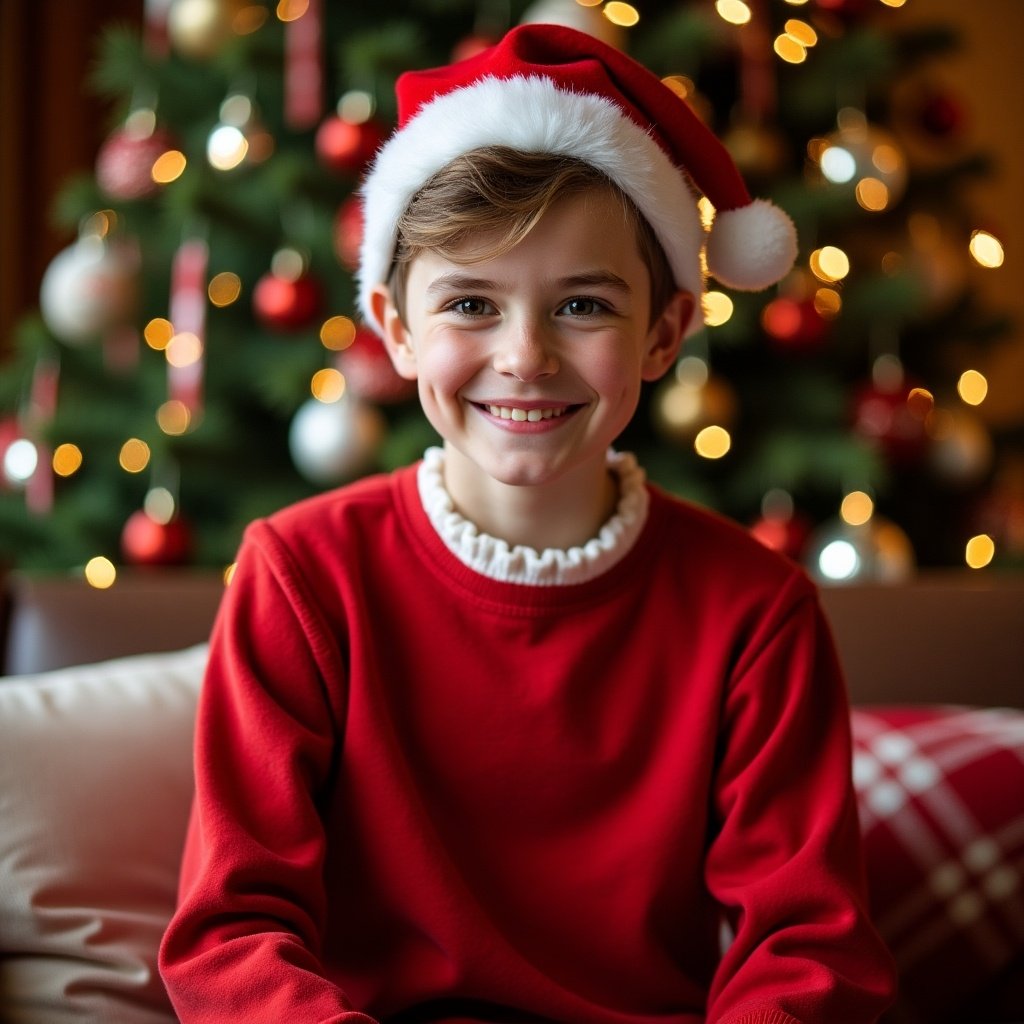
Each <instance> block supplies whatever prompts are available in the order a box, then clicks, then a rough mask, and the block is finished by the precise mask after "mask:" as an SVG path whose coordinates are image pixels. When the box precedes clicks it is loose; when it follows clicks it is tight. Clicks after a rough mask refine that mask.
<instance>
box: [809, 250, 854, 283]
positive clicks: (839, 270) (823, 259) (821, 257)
mask: <svg viewBox="0 0 1024 1024" xmlns="http://www.w3.org/2000/svg"><path fill="white" fill-rule="evenodd" d="M808 262H809V264H810V268H811V272H812V273H813V274H814V276H815V277H817V278H818V279H819V280H821V281H825V282H826V283H827V284H834V283H835V282H836V281H841V280H842V279H843V278H844V277H846V275H847V274H849V272H850V258H849V257H848V256H847V255H846V253H845V252H843V250H842V249H839V248H837V247H836V246H834V245H826V246H822V248H820V249H815V250H814V252H812V253H811V256H810V260H809V261H808Z"/></svg>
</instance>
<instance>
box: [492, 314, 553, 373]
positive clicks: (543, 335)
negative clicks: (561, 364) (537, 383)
mask: <svg viewBox="0 0 1024 1024" xmlns="http://www.w3.org/2000/svg"><path fill="white" fill-rule="evenodd" d="M550 341H551V339H550V338H549V337H548V331H547V329H546V328H545V327H544V326H542V325H541V324H538V323H534V322H527V323H521V324H517V325H515V326H511V325H510V330H508V331H507V332H506V333H505V334H504V335H503V337H502V339H501V341H500V343H499V345H498V348H497V350H496V352H495V354H494V368H495V369H496V370H497V371H498V372H499V373H505V374H510V375H511V376H513V377H516V378H518V379H519V380H522V381H527V382H528V381H532V380H537V379H538V378H541V377H548V376H550V375H551V374H553V373H554V372H555V371H556V370H557V369H558V360H557V359H556V358H555V354H554V350H553V347H552V345H551V343H550Z"/></svg>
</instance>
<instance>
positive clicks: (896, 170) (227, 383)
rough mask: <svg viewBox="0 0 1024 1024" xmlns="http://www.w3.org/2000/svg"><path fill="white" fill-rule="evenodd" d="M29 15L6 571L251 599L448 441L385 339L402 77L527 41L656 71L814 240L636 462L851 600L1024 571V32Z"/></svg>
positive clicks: (714, 322) (804, 11) (20, 17)
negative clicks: (543, 32) (377, 236)
mask: <svg viewBox="0 0 1024 1024" xmlns="http://www.w3.org/2000/svg"><path fill="white" fill-rule="evenodd" d="M0 4H2V6H0V12H2V21H0V45H2V52H0V145H2V151H0V176H2V177H0V180H2V192H0V567H3V568H17V569H23V570H55V571H59V572H74V573H83V572H84V573H85V575H86V577H87V579H89V580H90V581H91V582H93V583H94V584H95V585H100V586H102V585H106V584H109V583H110V582H111V581H112V580H113V579H114V578H115V577H116V573H117V571H118V569H119V568H120V567H123V566H133V567H141V566H144V567H151V566H169V565H185V566H196V567H205V568H217V569H226V568H228V567H229V566H230V564H231V560H232V558H233V555H234V551H235V547H236V545H237V543H238V540H239V537H240V534H241V530H242V528H243V527H244V525H245V523H246V522H248V521H249V520H250V519H252V518H253V517H254V516H258V515H263V514H266V513H268V512H270V511H272V510H273V509H275V508H278V507H280V506H281V505H283V504H285V503H287V502H289V501H293V500H296V499H298V498H301V497H303V496H304V495H307V494H311V493H314V492H315V491H317V490H322V489H324V488H326V487H330V486H335V485H337V484H340V483H343V482H345V481H347V480H351V479H355V478H356V477H359V476H361V475H364V474H366V473H370V472H376V471H379V470H387V469H389V468H393V467H394V466H396V465H399V464H402V463H405V462H408V461H411V460H413V459H415V458H417V457H418V456H419V455H420V454H421V453H422V450H423V448H424V447H425V446H426V445H428V444H430V443H433V441H434V440H436V439H435V438H434V437H433V435H432V432H431V430H430V428H429V426H428V425H427V424H426V423H425V422H424V420H423V418H422V416H421V415H420V414H419V411H418V407H417V404H416V401H415V396H414V395H412V394H410V393H409V391H408V388H407V387H406V386H405V384H404V382H402V381H400V380H399V379H398V378H397V377H396V376H395V375H394V374H393V372H392V371H391V369H390V367H389V364H388V363H387V362H386V360H385V359H384V357H383V353H382V351H381V350H380V348H379V346H378V345H377V343H376V341H375V340H374V339H373V338H372V336H369V335H368V334H367V333H366V332H365V331H364V330H363V329H362V328H361V326H360V325H359V323H358V316H357V314H356V312H355V309H354V288H353V283H352V267H353V262H352V261H353V250H354V249H355V248H356V247H357V246H358V241H359V235H360V214H359V207H358V201H357V199H356V197H355V194H354V193H355V190H356V189H357V187H358V182H359V178H360V175H361V173H362V172H363V170H364V169H365V167H366V164H367V162H368V161H369V160H370V159H371V158H372V154H373V152H374V150H375V148H376V146H377V145H378V144H379V143H380V141H381V140H382V139H383V138H385V137H386V135H387V132H388V131H389V130H390V127H391V125H392V124H393V119H394V107H393V96H392V86H393V82H394V78H395V76H396V75H397V74H398V73H399V72H400V71H402V70H404V69H405V68H407V67H413V66H431V65H436V64H440V63H444V62H446V61H448V60H450V59H453V58H454V57H457V56H461V55H466V54H468V53H471V52H473V51H474V50H476V49H479V48H480V47H482V46H484V45H486V44H487V43H488V42H489V41H490V40H493V39H494V38H496V37H498V36H499V35H500V34H501V33H502V32H503V31H504V30H506V29H507V28H508V27H510V26H511V25H512V24H515V23H517V22H518V21H520V20H533V21H555V22H560V23H563V24H572V25H575V26H576V27H578V28H582V29H583V30H585V31H590V32H592V33H594V34H595V35H599V36H601V37H603V38H605V39H606V40H607V41H609V42H611V43H612V44H613V45H616V46H619V47H621V48H622V49H624V50H626V51H627V52H629V53H631V54H632V55H633V56H635V57H637V58H638V59H640V60H642V61H643V62H644V63H646V64H647V65H648V66H649V67H650V68H651V69H652V70H654V71H655V72H656V73H657V74H658V75H659V76H661V77H663V78H664V79H665V81H666V83H667V84H668V85H669V87H670V88H672V89H674V90H675V91H676V92H677V93H678V94H679V95H680V97H681V98H682V99H683V100H684V101H685V102H688V103H690V104H691V105H692V106H693V107H694V109H695V110H697V112H698V113H699V114H700V116H701V117H702V118H704V119H705V120H706V121H707V122H708V123H709V124H711V125H712V126H713V127H714V128H715V130H716V131H717V132H718V133H719V135H720V136H721V137H722V138H723V139H724V140H725V142H726V144H727V145H728V146H729V148H730V150H731V151H732V153H733V156H734V159H735V160H736V161H737V163H738V164H739V165H740V167H741V169H742V170H743V171H744V174H745V176H746V177H747V179H748V182H749V183H750V185H751V189H752V191H754V192H755V193H757V194H760V195H765V196H768V197H771V198H773V199H774V200H775V201H776V202H777V203H778V204H779V205H781V206H783V208H785V209H786V210H787V211H789V212H790V214H791V215H792V216H793V218H794V220H795V221H796V223H797V226H798V230H799V231H800V237H801V252H800V257H799V260H798V264H797V267H796V268H795V270H794V272H793V273H792V274H791V275H790V276H789V277H787V278H786V279H785V280H784V281H783V282H781V283H780V285H779V286H777V287H776V288H774V289H772V290H771V291H769V292H765V293H763V294H758V295H744V294H740V293H732V292H730V291H729V290H728V289H726V288H724V287H721V286H719V285H718V284H717V283H716V282H715V281H713V280H712V281H709V294H708V298H707V302H706V305H705V320H706V325H707V326H706V329H705V330H704V331H703V332H701V333H700V334H699V335H698V336H696V337H695V338H694V339H693V340H692V341H691V342H690V343H689V345H688V347H687V349H686V351H685V352H684V354H683V357H682V358H681V360H680V363H679V365H678V367H677V368H676V371H675V372H674V373H672V374H670V375H669V377H668V378H667V379H666V380H665V381H663V382H661V383H659V384H658V385H656V386H652V387H651V388H650V389H649V390H648V391H647V392H645V395H644V400H643V405H642V408H641V410H640V411H639V413H638V415H637V418H636V421H635V423H634V425H633V426H632V427H631V428H630V430H629V431H628V432H627V434H626V435H625V436H624V437H623V439H622V444H621V446H622V447H626V448H632V449H634V450H636V451H638V453H639V454H640V457H641V460H642V462H643V463H644V464H645V466H646V467H647V469H648V473H649V475H650V476H651V477H652V478H653V479H654V480H656V481H657V482H658V483H660V484H661V485H663V486H664V487H666V488H668V489H669V490H672V491H673V492H675V493H678V494H680V495H682V496H684V497H687V498H689V499H691V500H694V501H697V502H700V503H702V504H705V505H707V506H709V507H712V508H715V509H717V510H719V511H721V512H722V513H723V514H725V515H728V516H731V517H733V518H735V519H737V520H738V521H740V522H742V523H744V524H746V525H748V526H749V527H750V528H751V529H752V530H753V531H754V532H755V534H756V535H757V536H759V537H760V538H761V539H762V540H763V541H764V542H765V543H767V544H769V545H771V546H773V547H776V548H778V549H780V550H783V551H785V552H786V553H787V554H789V555H790V556H792V557H793V558H795V559H797V560H800V561H802V562H803V563H804V564H806V565H807V566H808V568H809V569H810V571H811V572H812V573H814V575H815V576H817V577H818V578H819V579H820V580H822V581H823V582H826V583H834V584H842V583H850V582H858V581H882V582H898V581H901V580H906V579H908V578H909V577H910V576H912V575H913V574H914V573H916V572H919V571H921V570H932V569H935V570H939V569H943V570H945V569H959V570H962V571H963V572H964V573H967V572H968V571H971V572H975V573H987V574H992V573H1000V572H1003V573H1005V572H1015V571H1019V570H1020V568H1021V567H1022V566H1024V330H1022V326H1021V325H1022V322H1024V289H1022V288H1021V285H1020V281H1021V272H1020V255H1019V254H1020V251H1021V236H1022V233H1024V200H1022V196H1021V189H1020V182H1022V181H1024V166H1022V163H1024V145H1022V143H1024V139H1022V128H1021V118H1020V109H1021V101H1022V100H1024V96H1022V86H1021V84H1020V76H1019V73H1018V67H1017V64H1018V61H1019V49H1020V42H1019V41H1020V39H1021V38H1024V6H1021V5H1017V4H1010V3H1007V2H1005V0H976V2H974V3H970V4H964V3H961V2H957V0H905V2H900V0H746V2H743V0H718V2H717V3H716V2H715V0H660V2H645V0H633V2H632V4H626V3H620V2H616V0H606V2H600V0H598V2H589V3H586V4H584V3H578V2H577V0H541V2H539V3H527V2H518V0H474V2H469V0H416V2H413V0H395V2H393V3H388V4H386V5H382V4H373V3H368V2H367V3H349V2H346V3H330V2H329V0H280V2H274V0H260V2H256V0H145V2H143V0H102V2H86V0H34V2H32V3H28V2H25V0H0ZM705 216H706V217H707V218H709V219H710V218H711V217H713V211H712V210H710V209H707V210H705Z"/></svg>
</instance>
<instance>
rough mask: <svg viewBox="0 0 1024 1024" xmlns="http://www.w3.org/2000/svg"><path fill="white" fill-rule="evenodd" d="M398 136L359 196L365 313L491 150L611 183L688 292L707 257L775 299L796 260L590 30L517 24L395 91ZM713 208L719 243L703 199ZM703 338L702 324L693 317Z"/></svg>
mask: <svg viewBox="0 0 1024 1024" xmlns="http://www.w3.org/2000/svg"><path fill="white" fill-rule="evenodd" d="M396 93H397V97H398V128H397V130H396V131H395V133H394V134H393V135H392V136H391V138H390V139H389V140H388V141H387V142H386V143H385V144H384V146H383V147H382V148H381V150H380V152H379V153H378V154H377V157H376V160H375V161H374V165H373V167H372V169H371V170H370V173H369V174H368V176H367V179H366V181H365V183H364V185H363V189H362V192H363V201H364V217H365V228H364V235H363V243H362V249H361V254H360V267H359V304H360V308H361V310H362V313H363V315H364V316H365V317H366V319H367V321H368V322H369V323H370V324H372V325H373V326H375V327H376V328H377V329H378V330H379V329H380V325H379V324H377V323H376V319H375V317H374V316H373V312H372V309H371V306H370V294H371V292H372V290H373V288H374V286H375V285H377V284H379V283H383V282H385V281H386V280H387V278H388V276H389V273H390V270H391V264H392V260H393V258H394V252H395V242H396V224H397V221H398V218H399V216H400V215H401V214H402V212H403V211H404V210H405V208H406V206H407V205H408V204H409V202H410V201H411V199H412V198H413V196H414V195H415V194H416V192H417V191H419V189H420V188H421V187H422V186H423V185H425V184H426V183H427V181H428V180H429V179H430V178H431V177H433V175H434V174H436V173H437V172H438V171H440V170H441V169H442V168H443V167H445V166H446V165H447V164H449V163H450V162H451V161H452V160H454V159H455V158H456V157H458V156H461V155H462V154H464V153H468V152H470V151H471V150H475V149H479V148H482V147H486V146H508V147H511V148H513V149H518V150H522V151H525V152H532V153H551V154H555V155H564V156H571V157H576V158H577V159H579V160H581V161H583V162H584V163H587V164H590V165H591V166H593V167H595V168H597V169H598V170H599V171H601V172H603V173H604V174H605V175H606V176H607V177H608V178H609V179H610V180H611V181H612V182H614V183H615V184H616V185H617V186H618V187H619V188H620V189H622V191H623V192H624V193H625V194H626V195H628V196H629V197H630V198H631V199H632V200H633V202H634V203H635V204H636V206H637V208H638V209H639V210H640V213H641V214H642V215H643V216H644V217H645V218H646V219H647V221H648V222H649V223H650V225H651V228H652V229H653V230H654V233H655V235H656V236H657V238H658V240H659V242H661V245H662V247H663V248H664V250H665V254H666V256H667V257H668V261H669V265H670V266H671V268H672V271H673V273H674V275H675V279H676V284H677V285H678V286H679V287H680V288H685V289H686V290H688V291H690V292H692V293H693V294H695V295H698V296H699V295H701V294H702V292H703V272H702V269H701V262H700V253H701V251H702V250H704V251H705V253H706V258H707V269H708V272H709V273H710V274H711V275H712V276H713V277H715V278H716V279H717V280H719V281H721V282H722V283H723V284H725V285H726V286H728V287H731V288H736V289H741V290H745V291H758V290H760V289H762V288H767V287H768V286H769V285H772V284H774V283H775V282H776V281H778V280H779V279H780V278H781V277H783V276H784V275H785V274H786V273H787V272H788V271H789V269H790V268H791V267H792V265H793V261H794V259H795V258H796V251H797V249H796V231H795V229H794V227H793V223H792V221H791V220H790V219H789V217H788V216H787V215H786V214H785V213H783V211H782V210H780V209H779V208H778V207H776V206H774V205H772V204H771V203H769V202H767V201H766V200H761V199H758V200H753V201H752V200H751V198H750V193H749V192H748V191H747V187H746V185H745V184H744V182H743V179H742V177H741V176H740V173H739V171H738V170H737V169H736V166H735V164H734V163H733V161H732V159H731V157H730V156H729V153H728V151H727V150H726V149H725V147H724V146H723V145H722V143H721V142H720V141H719V140H718V139H717V138H716V137H715V135H714V134H713V133H712V132H711V131H710V130H709V129H708V128H707V127H706V126H705V125H704V124H703V123H702V122H701V121H700V119H699V118H698V117H697V116H696V115H695V114H694V113H693V111H692V110H691V109H690V107H689V106H688V105H687V104H686V103H685V102H684V101H683V100H682V99H680V98H679V97H678V96H677V95H676V94H675V93H674V92H673V91H672V90H671V89H669V88H668V87H667V86H666V85H665V84H664V83H662V82H661V81H660V80H659V79H658V77H657V76H656V75H654V74H652V73H651V72H650V71H648V70H647V69H646V68H644V67H643V66H642V65H640V64H638V63H637V62H636V61H634V60H633V59H632V58H630V57H627V56H626V55H625V54H623V53H621V52H620V51H619V50H616V49H615V48H614V47H611V46H608V45H606V44H605V43H602V42H601V41H599V40H598V39H595V38H593V37H592V36H590V35H587V34H585V33H583V32H577V31H575V30H574V29H570V28H565V27H562V26H555V25H536V24H529V25H520V26H519V27H518V28H514V29H512V30H511V31H510V32H509V33H508V34H507V35H506V36H505V37H504V38H503V39H502V40H501V42H499V43H498V44H497V45H495V46H492V47H491V48H489V49H487V50H484V51H483V52H481V53H478V54H476V55H475V56H473V57H470V58H468V59H467V60H463V61H460V62H458V63H456V64H450V65H447V66H445V67H441V68H435V69H432V70H425V71H410V72H407V73H405V74H403V75H402V76H401V77H400V78H399V79H398V84H397V86H396ZM696 193H700V194H703V195H705V196H706V197H707V198H708V200H709V201H710V202H711V204H712V206H714V208H715V210H716V215H715V219H714V224H713V226H712V230H711V231H710V233H708V232H705V230H704V228H703V225H702V223H701V218H700V214H699V211H698V209H697V202H696V200H697V194H696ZM695 320H696V321H697V322H696V324H692V325H691V329H693V328H694V327H697V326H700V317H699V314H698V315H696V316H695Z"/></svg>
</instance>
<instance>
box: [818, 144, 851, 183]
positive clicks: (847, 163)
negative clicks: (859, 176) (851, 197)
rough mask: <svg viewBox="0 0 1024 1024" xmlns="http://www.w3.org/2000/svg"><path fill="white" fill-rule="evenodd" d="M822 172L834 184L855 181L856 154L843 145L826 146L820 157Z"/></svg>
mask: <svg viewBox="0 0 1024 1024" xmlns="http://www.w3.org/2000/svg"><path fill="white" fill-rule="evenodd" d="M818 162H819V164H820V166H821V173H822V174H823V175H824V176H825V177H826V178H827V179H828V180H829V181H831V182H832V184H833V185H845V184H846V183H847V182H848V181H853V176H854V175H855V174H856V173H857V160H856V158H855V157H854V155H853V154H852V153H851V152H850V151H849V150H848V149H844V148H843V147H842V146H826V147H825V148H824V149H823V150H822V151H821V154H820V156H819V158H818Z"/></svg>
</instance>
